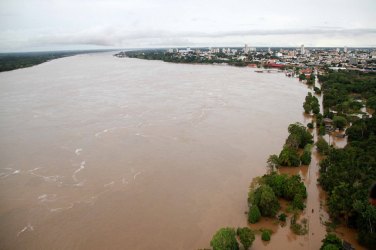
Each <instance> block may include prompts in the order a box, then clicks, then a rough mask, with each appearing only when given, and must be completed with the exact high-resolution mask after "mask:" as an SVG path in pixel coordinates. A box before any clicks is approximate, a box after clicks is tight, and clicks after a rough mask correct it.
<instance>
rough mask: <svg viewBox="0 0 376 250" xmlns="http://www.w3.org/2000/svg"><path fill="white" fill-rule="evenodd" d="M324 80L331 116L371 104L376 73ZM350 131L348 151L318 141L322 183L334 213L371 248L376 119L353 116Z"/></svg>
mask: <svg viewBox="0 0 376 250" xmlns="http://www.w3.org/2000/svg"><path fill="white" fill-rule="evenodd" d="M320 79H321V81H322V88H323V90H324V108H325V109H326V110H327V111H326V115H329V113H330V112H329V110H335V111H337V112H338V115H337V116H339V117H349V115H350V114H351V113H352V112H358V110H359V104H360V105H362V104H361V103H362V102H364V103H365V104H366V105H368V106H369V107H372V105H373V103H372V101H373V100H374V99H375V97H376V74H371V73H369V74H365V73H360V72H330V73H329V74H327V75H325V76H322V77H320ZM355 98H358V100H361V101H362V102H359V101H356V100H355ZM333 123H335V126H336V127H338V128H344V123H345V120H343V119H338V118H337V119H336V118H335V117H334V118H333ZM346 134H347V135H348V144H347V145H346V147H345V148H343V149H335V148H331V147H329V146H328V145H325V143H324V142H323V141H322V140H321V141H319V142H317V147H318V150H319V152H321V153H322V154H324V155H326V156H325V158H324V160H322V161H321V163H320V178H319V182H320V184H321V185H322V187H323V188H324V190H325V191H327V192H328V195H329V196H328V202H327V204H328V208H329V213H330V215H331V217H332V218H333V219H334V220H336V221H343V222H344V223H345V224H346V225H348V226H350V227H354V228H357V230H358V240H359V242H360V243H361V244H363V245H365V246H367V247H369V248H371V247H372V246H376V207H373V206H372V205H370V204H369V202H368V192H369V191H368V190H369V188H370V186H371V185H372V183H374V182H375V180H376V118H375V117H372V118H367V117H363V118H362V119H360V118H359V119H356V120H354V121H353V123H352V126H351V127H349V128H348V129H347V130H346Z"/></svg>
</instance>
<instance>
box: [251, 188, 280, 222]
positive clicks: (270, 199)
mask: <svg viewBox="0 0 376 250" xmlns="http://www.w3.org/2000/svg"><path fill="white" fill-rule="evenodd" d="M254 204H255V205H257V206H258V207H259V209H260V212H261V214H262V216H267V217H274V216H275V215H276V214H277V212H278V210H279V208H280V205H279V202H278V199H277V197H276V196H275V194H274V192H273V189H272V188H271V187H269V186H268V185H261V186H260V187H259V188H257V189H256V191H255V202H254ZM252 205H253V204H252Z"/></svg>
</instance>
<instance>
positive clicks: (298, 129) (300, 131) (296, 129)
mask: <svg viewBox="0 0 376 250" xmlns="http://www.w3.org/2000/svg"><path fill="white" fill-rule="evenodd" d="M288 131H289V133H290V134H293V135H295V136H296V137H297V138H298V141H299V148H304V147H305V145H307V144H310V143H313V136H312V135H311V133H309V132H308V131H307V129H306V128H305V126H304V125H303V124H301V123H299V122H297V123H294V124H290V125H289V127H288Z"/></svg>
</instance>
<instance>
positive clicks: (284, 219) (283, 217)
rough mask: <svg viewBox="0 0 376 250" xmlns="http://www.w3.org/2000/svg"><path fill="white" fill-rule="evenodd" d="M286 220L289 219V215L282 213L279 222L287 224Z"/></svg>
mask: <svg viewBox="0 0 376 250" xmlns="http://www.w3.org/2000/svg"><path fill="white" fill-rule="evenodd" d="M286 219H287V215H286V214H285V213H281V214H280V215H279V216H278V220H279V221H282V222H286Z"/></svg>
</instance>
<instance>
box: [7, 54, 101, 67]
mask: <svg viewBox="0 0 376 250" xmlns="http://www.w3.org/2000/svg"><path fill="white" fill-rule="evenodd" d="M89 52H95V51H60V52H59V51H55V52H53V51H52V52H28V53H3V54H0V72H3V71H9V70H14V69H20V68H26V67H31V66H34V65H37V64H41V63H44V62H47V61H50V60H53V59H57V58H61V57H66V56H73V55H77V54H81V53H89Z"/></svg>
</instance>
